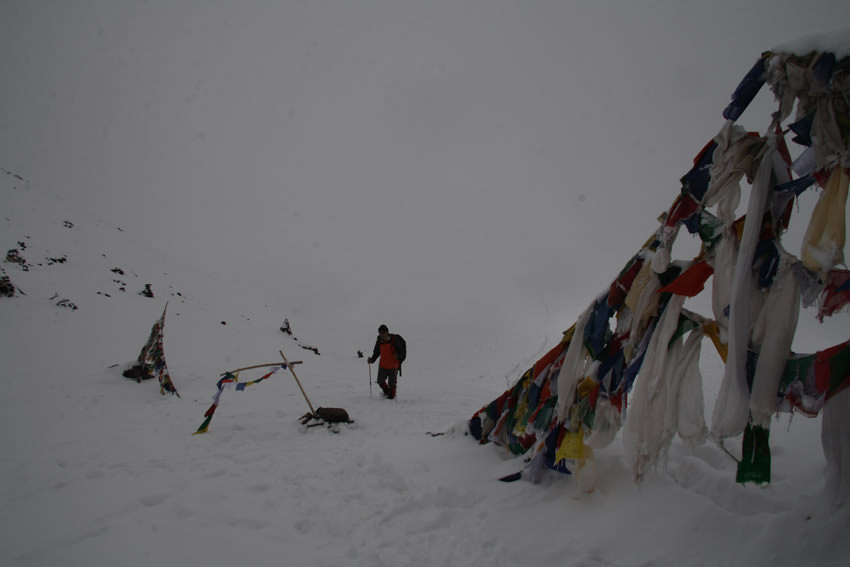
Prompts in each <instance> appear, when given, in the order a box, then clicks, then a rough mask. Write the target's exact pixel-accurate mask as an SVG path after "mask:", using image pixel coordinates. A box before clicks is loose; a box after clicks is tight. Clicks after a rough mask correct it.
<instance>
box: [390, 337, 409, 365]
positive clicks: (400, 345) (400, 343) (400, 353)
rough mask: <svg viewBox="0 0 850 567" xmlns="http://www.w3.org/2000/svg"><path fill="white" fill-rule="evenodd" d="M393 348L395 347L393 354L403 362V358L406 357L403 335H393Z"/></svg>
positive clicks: (405, 344) (405, 343)
mask: <svg viewBox="0 0 850 567" xmlns="http://www.w3.org/2000/svg"><path fill="white" fill-rule="evenodd" d="M393 349H395V356H396V358H397V359H398V361H399V362H404V359H405V358H407V342H406V341H405V340H404V337H402V336H401V335H393Z"/></svg>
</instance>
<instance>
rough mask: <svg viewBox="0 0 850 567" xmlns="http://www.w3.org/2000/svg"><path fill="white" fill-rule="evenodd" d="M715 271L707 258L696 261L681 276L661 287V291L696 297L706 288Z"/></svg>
mask: <svg viewBox="0 0 850 567" xmlns="http://www.w3.org/2000/svg"><path fill="white" fill-rule="evenodd" d="M713 273H714V268H712V267H711V266H710V265H709V263H708V262H707V261H705V260H700V261H698V262H695V263H694V264H693V265H691V266H690V267H689V268H687V269H686V270H685V271H684V272H682V273H681V274H680V275H679V277H677V278H676V279H675V280H673V281H672V282H670V283H669V284H667V285H665V286H664V287H662V288H661V289H659V290H658V291H659V293H675V294H676V295H684V296H685V297H694V296H696V295H699V293H700V292H701V291H702V290H703V289H704V287H705V282H706V280H708V278H710V277H711V274H713Z"/></svg>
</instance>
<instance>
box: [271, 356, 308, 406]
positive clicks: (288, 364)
mask: <svg viewBox="0 0 850 567" xmlns="http://www.w3.org/2000/svg"><path fill="white" fill-rule="evenodd" d="M278 352H279V353H280V356H282V357H283V361H284V362H285V363H286V367H287V368H289V371H290V372H292V377H293V378H295V383H296V384H298V387H299V388H300V389H301V393H302V394H303V395H304V399H305V400H307V405H308V406H310V413H311V414H313V415H316V410H314V409H313V404H311V403H310V398H308V397H307V392H305V391H304V387H303V386H302V385H301V380H299V379H298V376H296V375H295V370H293V368H292V365H291V364H290V363H289V361H288V360H286V355H285V354H283V351H282V350H279V351H278Z"/></svg>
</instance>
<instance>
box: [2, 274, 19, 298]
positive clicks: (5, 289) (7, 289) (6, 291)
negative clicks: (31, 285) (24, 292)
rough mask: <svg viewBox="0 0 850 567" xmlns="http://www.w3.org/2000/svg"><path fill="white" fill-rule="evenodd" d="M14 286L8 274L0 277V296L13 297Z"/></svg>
mask: <svg viewBox="0 0 850 567" xmlns="http://www.w3.org/2000/svg"><path fill="white" fill-rule="evenodd" d="M14 295H15V286H14V285H13V284H12V280H10V279H9V276H2V277H0V297H14Z"/></svg>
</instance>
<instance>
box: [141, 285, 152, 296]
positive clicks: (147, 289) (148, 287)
mask: <svg viewBox="0 0 850 567" xmlns="http://www.w3.org/2000/svg"><path fill="white" fill-rule="evenodd" d="M139 295H144V296H145V297H153V290H152V289H151V284H149V283H146V284H145V289H143V290H142V291H140V292H139Z"/></svg>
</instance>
